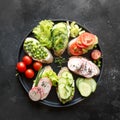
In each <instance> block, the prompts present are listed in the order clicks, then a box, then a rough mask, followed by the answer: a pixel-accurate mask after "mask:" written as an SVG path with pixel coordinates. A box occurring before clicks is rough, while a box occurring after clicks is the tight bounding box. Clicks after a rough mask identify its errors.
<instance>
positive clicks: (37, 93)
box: [28, 87, 41, 101]
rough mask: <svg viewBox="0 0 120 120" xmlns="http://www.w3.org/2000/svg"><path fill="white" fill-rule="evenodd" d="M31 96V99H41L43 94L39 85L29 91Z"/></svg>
mask: <svg viewBox="0 0 120 120" xmlns="http://www.w3.org/2000/svg"><path fill="white" fill-rule="evenodd" d="M28 94H29V97H30V99H31V100H33V101H38V100H40V99H41V94H40V88H39V87H33V88H32V89H31V90H30V91H29V93H28Z"/></svg>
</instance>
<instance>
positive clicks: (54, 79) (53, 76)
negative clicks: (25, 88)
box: [42, 70, 58, 86]
mask: <svg viewBox="0 0 120 120" xmlns="http://www.w3.org/2000/svg"><path fill="white" fill-rule="evenodd" d="M42 77H48V78H49V79H50V80H51V82H52V85H53V86H57V83H58V76H57V75H56V73H55V72H54V71H53V70H47V71H45V72H43V74H42Z"/></svg>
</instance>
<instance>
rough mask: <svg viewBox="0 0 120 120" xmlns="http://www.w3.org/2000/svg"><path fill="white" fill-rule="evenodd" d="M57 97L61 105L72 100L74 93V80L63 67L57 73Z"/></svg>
mask: <svg viewBox="0 0 120 120" xmlns="http://www.w3.org/2000/svg"><path fill="white" fill-rule="evenodd" d="M58 77H59V80H58V87H57V95H58V98H59V100H60V102H62V103H63V104H65V103H67V102H69V101H71V100H72V98H73V96H74V93H75V86H74V79H73V76H72V74H71V73H70V72H69V70H68V69H67V67H63V68H62V69H61V70H60V71H59V73H58Z"/></svg>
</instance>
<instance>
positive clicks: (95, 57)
mask: <svg viewBox="0 0 120 120" xmlns="http://www.w3.org/2000/svg"><path fill="white" fill-rule="evenodd" d="M91 57H92V59H93V60H98V59H99V58H101V52H100V51H99V50H97V49H96V50H93V51H92V53H91Z"/></svg>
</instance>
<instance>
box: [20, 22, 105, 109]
mask: <svg viewBox="0 0 120 120" xmlns="http://www.w3.org/2000/svg"><path fill="white" fill-rule="evenodd" d="M52 21H54V23H58V22H66V20H52ZM67 21H69V20H67ZM69 22H70V23H71V21H69ZM77 24H78V25H79V27H82V28H83V29H84V30H85V31H87V32H90V31H89V30H87V28H84V27H83V26H81V25H80V24H79V23H77ZM27 37H33V38H34V35H33V33H32V30H31V31H30V32H29V33H28V34H27V36H26V37H25V38H27ZM25 38H24V39H23V41H22V43H21V45H20V48H19V53H18V61H21V59H22V57H23V56H24V55H25V54H26V53H25V51H24V50H23V43H24V40H25ZM71 39H72V38H69V41H71ZM96 49H98V50H100V51H101V52H102V50H101V45H100V39H99V44H97V46H96ZM91 51H92V50H90V51H89V52H88V53H86V54H84V55H82V56H84V57H86V58H87V59H89V60H91V57H90V54H91ZM51 53H52V54H53V51H51ZM53 57H54V58H55V57H56V56H55V55H53ZM62 57H64V58H65V59H66V61H68V59H69V57H70V55H68V52H67V50H66V51H65V52H64V53H63V55H62ZM100 61H101V66H100V74H99V75H98V76H95V77H93V78H94V79H95V81H96V82H98V81H99V79H100V76H101V74H102V67H103V57H102V58H101V59H100ZM49 65H50V66H51V67H52V69H53V70H54V71H55V72H56V73H58V72H59V70H60V67H58V66H57V64H56V63H55V62H54V61H53V63H50V64H49ZM43 66H46V64H44V65H43ZM64 66H67V62H65V63H64V64H63V65H62V67H64ZM36 74H37V73H36ZM72 75H73V77H74V79H75V80H76V79H77V78H78V77H79V75H76V74H74V73H72ZM18 79H19V81H20V83H21V85H22V86H23V88H24V90H25V91H26V92H27V93H28V92H29V90H30V89H31V87H32V84H33V80H34V79H35V78H33V79H26V77H25V76H24V74H21V73H20V74H19V75H18ZM84 99H85V97H82V96H81V95H80V93H79V91H78V89H77V88H76V86H75V95H74V97H73V99H72V101H70V102H68V103H66V104H62V103H61V102H60V101H59V99H58V97H57V94H56V87H52V89H51V91H50V93H49V95H48V97H47V98H46V99H44V100H39V101H37V102H39V103H42V104H44V105H47V106H51V107H68V106H72V105H75V104H77V103H79V102H80V101H82V100H84ZM93 99H94V96H93Z"/></svg>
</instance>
